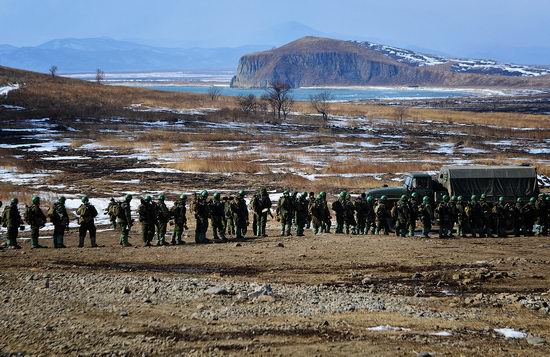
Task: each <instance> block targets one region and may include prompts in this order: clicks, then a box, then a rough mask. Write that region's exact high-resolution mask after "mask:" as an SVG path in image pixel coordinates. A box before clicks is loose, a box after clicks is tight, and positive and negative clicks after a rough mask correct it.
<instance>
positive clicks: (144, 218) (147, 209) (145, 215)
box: [138, 197, 155, 247]
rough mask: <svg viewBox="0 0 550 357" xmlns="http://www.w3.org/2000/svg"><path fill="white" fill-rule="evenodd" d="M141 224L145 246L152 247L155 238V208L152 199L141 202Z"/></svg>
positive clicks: (139, 208) (148, 198)
mask: <svg viewBox="0 0 550 357" xmlns="http://www.w3.org/2000/svg"><path fill="white" fill-rule="evenodd" d="M138 214H139V222H140V223H141V239H142V240H143V245H144V246H146V247H150V246H151V242H152V241H153V238H154V237H155V207H154V206H153V203H152V202H151V197H147V198H145V199H142V200H141V204H140V205H139V207H138Z"/></svg>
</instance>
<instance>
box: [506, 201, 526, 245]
mask: <svg viewBox="0 0 550 357" xmlns="http://www.w3.org/2000/svg"><path fill="white" fill-rule="evenodd" d="M509 211H510V215H511V216H512V225H513V229H514V236H516V237H519V236H520V235H521V234H522V233H523V234H525V232H524V231H523V204H522V202H521V199H518V200H517V202H516V204H515V205H513V206H510V207H509Z"/></svg>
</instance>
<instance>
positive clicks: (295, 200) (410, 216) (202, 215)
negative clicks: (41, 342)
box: [0, 188, 550, 248]
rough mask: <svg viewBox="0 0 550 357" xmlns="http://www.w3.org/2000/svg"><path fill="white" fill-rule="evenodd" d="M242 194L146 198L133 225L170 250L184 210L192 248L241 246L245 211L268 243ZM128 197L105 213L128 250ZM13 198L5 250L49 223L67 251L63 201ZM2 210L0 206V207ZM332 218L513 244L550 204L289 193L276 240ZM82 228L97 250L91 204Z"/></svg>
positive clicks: (264, 207) (380, 228)
mask: <svg viewBox="0 0 550 357" xmlns="http://www.w3.org/2000/svg"><path fill="white" fill-rule="evenodd" d="M245 195H246V194H245V192H244V191H240V192H239V193H238V195H237V196H236V197H223V198H222V197H221V194H220V193H215V194H214V195H213V197H212V199H209V193H208V191H206V190H204V191H202V192H200V193H196V194H194V195H193V198H192V201H191V202H190V203H189V205H188V204H187V195H185V194H182V195H180V197H179V198H178V199H177V200H176V201H175V202H174V204H173V206H172V207H171V208H168V207H167V205H166V203H165V200H166V197H165V196H164V195H162V194H161V195H159V196H158V197H157V199H156V200H153V198H152V197H151V196H145V197H144V198H141V202H140V205H139V207H138V212H137V213H138V217H139V221H140V223H141V230H142V241H143V244H144V245H145V246H150V245H151V244H152V242H153V240H154V239H155V237H156V240H157V242H156V245H158V246H162V245H167V244H169V243H168V242H167V240H166V234H167V227H168V225H169V224H171V225H174V229H173V233H172V240H171V244H174V245H181V244H184V243H185V242H184V241H183V239H182V237H183V234H184V232H185V231H186V230H187V229H188V227H187V206H189V207H190V210H191V212H192V213H193V215H194V217H195V221H196V228H195V242H196V243H198V244H207V243H211V242H212V241H211V240H209V239H208V238H207V237H206V235H207V231H208V228H209V224H211V226H212V235H213V241H214V242H226V241H228V239H227V237H228V236H231V237H234V238H236V239H242V238H244V237H245V235H246V233H247V229H248V226H249V210H250V211H251V212H252V215H253V223H252V229H253V234H254V236H257V237H265V236H267V234H266V225H267V221H268V217H272V218H274V216H273V214H272V212H271V209H272V205H273V204H272V201H271V199H270V197H269V194H268V192H267V190H266V189H265V188H263V189H261V190H260V191H259V192H258V193H256V194H254V195H253V197H252V198H251V200H250V204H249V206H247V204H246V201H245ZM132 199H133V197H132V195H126V196H125V198H124V200H123V201H122V202H118V201H116V200H114V199H111V201H110V203H109V206H108V207H107V210H106V213H107V214H108V215H109V216H110V218H111V223H112V226H113V228H116V227H117V225H118V226H119V227H120V231H121V236H120V244H121V245H123V246H131V244H130V243H129V233H130V230H131V228H132V226H133V224H134V219H133V218H132V210H131V201H132ZM18 203H19V202H18V200H17V198H14V199H12V201H11V202H10V205H9V206H8V207H6V208H5V209H4V213H3V215H2V223H3V226H4V227H6V228H8V234H7V236H8V246H10V247H14V248H17V247H19V246H18V244H17V235H18V230H23V229H24V226H23V223H24V222H27V223H28V224H29V225H30V227H31V244H32V247H33V248H42V247H43V246H41V245H40V244H39V243H38V236H39V229H40V228H43V227H44V226H45V224H46V221H47V220H48V219H49V220H50V221H51V223H52V224H53V226H54V232H53V242H54V247H55V248H64V247H65V245H64V234H65V231H66V230H68V227H69V215H68V212H67V209H66V207H65V197H63V196H61V197H59V198H58V200H57V201H56V202H55V203H54V204H53V206H52V207H50V208H49V209H48V211H47V214H44V212H43V211H42V209H41V208H40V197H38V196H34V197H33V198H32V204H31V205H30V206H26V208H25V213H24V218H21V216H20V213H19V210H18ZM1 204H2V203H1V202H0V206H1ZM331 210H332V211H333V212H334V214H335V218H336V227H335V233H336V234H343V233H346V234H362V235H363V234H382V233H383V234H386V235H387V234H389V233H390V232H391V231H392V223H395V233H396V235H398V236H403V237H404V236H407V235H409V236H414V235H415V230H416V227H417V223H418V221H420V222H421V225H422V233H423V236H424V237H428V236H429V232H430V231H431V229H432V222H433V221H434V220H438V221H439V227H440V228H439V236H440V237H441V238H446V237H452V235H453V232H454V231H455V227H457V229H456V231H457V233H458V235H460V236H462V237H465V236H466V235H467V234H472V236H474V237H475V236H477V235H479V236H480V237H483V236H494V235H497V236H505V235H506V232H507V231H509V230H510V229H513V232H514V234H515V235H516V236H519V235H522V234H523V235H525V236H531V235H533V233H534V232H533V227H534V226H535V224H537V225H538V227H539V232H538V233H539V234H540V235H547V234H548V232H549V225H550V216H549V214H550V196H546V195H544V194H540V195H539V196H538V198H531V199H530V200H529V201H528V202H525V203H524V202H523V201H522V200H521V199H518V200H517V201H516V202H515V204H513V203H511V202H506V200H505V199H504V198H503V197H501V198H500V199H499V202H498V203H497V204H494V205H493V204H491V203H489V202H488V201H487V200H486V197H485V195H481V197H480V198H479V199H478V197H477V196H475V195H474V196H472V197H471V199H470V201H466V200H464V198H463V197H461V196H459V197H449V196H444V197H443V200H442V201H441V202H439V203H438V204H437V205H436V207H435V209H432V207H431V203H430V199H429V197H423V199H422V202H419V200H418V195H417V194H416V193H412V194H411V195H410V197H409V196H407V195H403V196H402V197H401V198H400V200H398V201H397V202H396V203H395V204H393V206H392V207H391V209H390V204H389V203H388V199H387V197H386V196H382V197H381V198H380V199H375V198H373V197H372V196H369V195H367V194H366V193H363V194H361V195H360V196H359V197H357V198H355V199H353V200H352V197H351V195H350V194H349V193H348V192H345V191H344V192H341V193H340V195H339V196H338V199H337V200H335V201H333V202H332V203H331V205H330V209H329V205H328V203H327V199H326V193H325V192H320V193H319V194H318V195H317V196H315V194H314V193H313V192H309V193H308V192H304V193H301V194H300V193H297V192H295V193H292V194H291V193H290V192H289V191H285V192H284V193H283V195H282V196H281V198H280V199H279V200H278V202H277V206H276V217H275V218H276V220H277V221H278V222H279V223H280V226H281V236H290V235H291V234H292V233H291V232H292V231H294V232H295V233H296V235H297V236H303V235H304V231H305V229H309V228H311V229H312V231H313V233H314V234H320V233H330V229H331V226H332V216H331ZM76 214H77V216H78V223H79V247H83V246H84V240H85V237H86V235H87V233H89V235H90V240H91V246H92V247H97V243H96V226H95V218H96V217H97V215H98V212H97V210H96V208H95V207H94V206H93V205H92V204H90V202H89V199H88V197H86V196H84V197H83V198H82V204H81V205H80V207H79V208H78V209H77V210H76Z"/></svg>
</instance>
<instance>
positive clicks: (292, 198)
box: [290, 191, 298, 229]
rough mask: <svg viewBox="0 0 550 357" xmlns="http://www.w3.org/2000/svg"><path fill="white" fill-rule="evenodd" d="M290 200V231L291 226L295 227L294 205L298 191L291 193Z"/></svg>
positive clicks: (296, 202) (296, 201)
mask: <svg viewBox="0 0 550 357" xmlns="http://www.w3.org/2000/svg"><path fill="white" fill-rule="evenodd" d="M290 198H291V200H290V202H291V203H292V204H291V206H290V207H291V209H290V219H291V222H292V225H291V229H292V226H296V220H295V218H296V205H297V204H298V191H294V192H292V195H291V196H290Z"/></svg>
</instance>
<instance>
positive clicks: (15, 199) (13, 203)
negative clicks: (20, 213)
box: [10, 197, 19, 205]
mask: <svg viewBox="0 0 550 357" xmlns="http://www.w3.org/2000/svg"><path fill="white" fill-rule="evenodd" d="M10 203H11V204H12V205H16V204H18V203H19V200H18V199H17V197H14V198H12V199H11V201H10Z"/></svg>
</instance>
